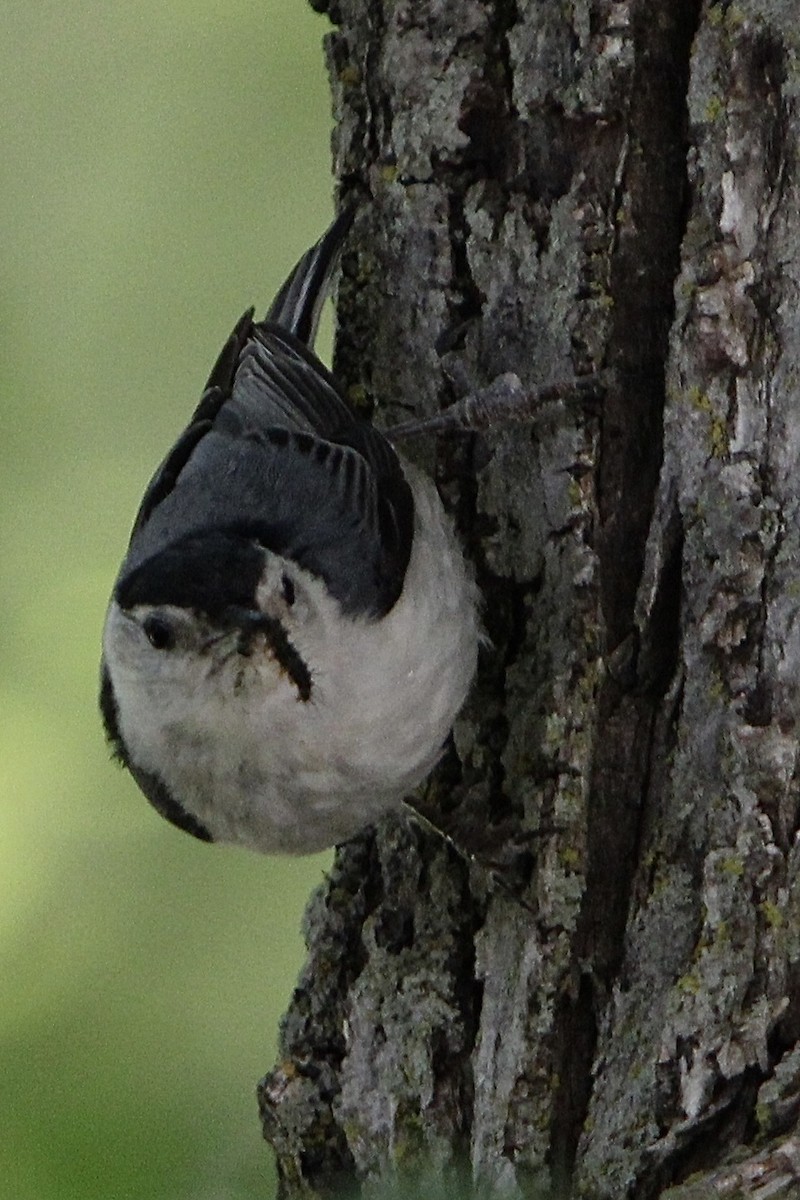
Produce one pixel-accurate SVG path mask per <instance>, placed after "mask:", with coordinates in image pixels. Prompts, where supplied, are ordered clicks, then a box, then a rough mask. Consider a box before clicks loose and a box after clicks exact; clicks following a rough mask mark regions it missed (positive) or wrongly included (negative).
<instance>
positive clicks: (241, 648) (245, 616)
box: [222, 605, 272, 658]
mask: <svg viewBox="0 0 800 1200" xmlns="http://www.w3.org/2000/svg"><path fill="white" fill-rule="evenodd" d="M222 619H223V624H224V625H225V627H226V628H227V629H229V630H230V631H231V632H235V633H237V634H238V638H237V642H236V650H237V652H238V653H239V654H242V655H244V657H245V658H249V657H250V655H251V654H252V653H253V641H254V639H255V637H256V634H258V633H268V631H269V630H268V626H269V625H270V624H271V621H272V618H270V617H267V616H265V615H264V613H262V612H259V611H258V609H256V608H242V607H239V606H233V605H231V607H230V608H227V609H226V610H225V612H224V613H223V617H222Z"/></svg>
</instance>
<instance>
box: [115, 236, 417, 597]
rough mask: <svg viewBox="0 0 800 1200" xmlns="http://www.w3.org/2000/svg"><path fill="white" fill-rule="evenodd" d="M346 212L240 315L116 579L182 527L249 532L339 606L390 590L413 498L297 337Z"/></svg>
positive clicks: (400, 575)
mask: <svg viewBox="0 0 800 1200" xmlns="http://www.w3.org/2000/svg"><path fill="white" fill-rule="evenodd" d="M352 217H353V214H352V212H346V213H344V214H343V215H342V216H341V217H339V218H338V219H337V221H336V222H334V224H333V225H332V226H331V228H330V229H329V230H328V232H327V233H326V234H325V235H324V236H323V238H321V239H320V241H319V242H318V243H317V244H316V245H315V246H314V247H312V249H311V250H309V251H308V253H307V254H306V255H304V257H303V258H302V259H301V260H300V262H299V263H298V264H297V266H296V267H295V269H294V271H293V272H292V273H291V275H290V276H289V278H288V279H287V281H286V283H285V284H284V285H283V287H282V288H281V290H280V292H279V293H278V296H277V297H276V299H275V301H274V302H273V304H272V306H271V307H270V310H269V313H268V314H267V318H266V319H265V320H264V321H262V322H254V321H253V313H252V310H251V311H250V312H247V313H245V314H244V316H243V317H242V318H241V320H240V321H239V322H238V324H237V325H236V327H235V329H234V330H233V333H232V334H231V336H230V338H229V339H228V341H227V343H226V345H225V346H224V348H223V350H222V353H221V354H220V356H219V359H218V360H217V363H216V365H215V367H214V369H213V370H212V372H211V376H210V377H209V381H208V384H207V386H206V390H205V392H204V394H203V397H202V399H201V401H200V404H199V405H198V407H197V409H196V411H195V413H194V415H193V417H192V420H191V421H190V423H189V425H188V427H187V429H186V430H185V431H184V433H183V434H182V435H181V437H180V438H179V439H178V441H177V442H176V444H175V446H174V447H173V449H172V450H171V452H170V454H169V455H168V456H167V458H166V459H165V461H164V463H163V464H162V466H161V467H160V468H159V470H158V472H157V473H156V475H155V476H154V478H153V480H152V482H151V483H150V485H149V487H148V489H147V491H146V493H145V496H144V499H143V501H142V505H141V508H140V510H139V514H138V516H137V519H136V523H135V525H134V530H133V534H132V536H131V544H130V548H129V552H128V558H127V559H126V562H125V564H124V567H123V573H122V576H121V580H122V579H124V576H125V575H127V574H128V573H129V572H131V571H133V570H135V569H136V568H137V567H139V566H141V565H142V563H144V562H145V561H146V560H148V559H150V558H151V557H152V556H154V555H156V554H159V553H160V552H161V551H164V550H166V549H168V548H169V546H170V545H171V544H172V543H173V542H175V541H177V540H179V539H180V538H181V537H184V536H185V535H187V534H191V533H193V532H201V531H204V530H209V529H215V530H220V531H225V532H227V533H231V534H234V535H238V534H240V535H241V536H242V537H243V538H250V539H255V540H257V541H258V542H260V543H261V544H262V545H264V546H265V547H266V548H267V549H269V550H272V551H273V552H275V553H277V554H282V555H284V556H285V557H287V558H290V559H293V560H294V561H296V562H297V563H299V564H300V565H301V566H303V567H305V568H306V569H307V570H309V571H311V572H312V573H314V574H316V575H319V576H320V577H321V578H323V579H324V580H325V582H326V584H327V586H328V588H329V590H330V591H331V592H332V594H333V595H334V596H336V597H337V599H338V600H339V601H340V603H341V604H342V607H343V609H344V610H345V611H348V612H351V613H368V614H374V615H380V614H382V613H385V612H387V611H388V610H389V609H390V608H391V607H392V605H393V604H394V602H395V601H396V599H397V597H398V596H399V594H400V591H401V590H402V586H403V580H404V577H405V571H406V567H407V565H408V558H409V555H410V551H411V541H412V537H413V501H412V498H411V492H410V489H409V487H408V484H407V482H406V480H405V477H404V475H403V472H402V468H401V467H400V464H399V462H398V459H397V456H396V454H395V452H394V450H393V448H392V447H391V446H390V444H389V443H388V441H387V440H386V439H385V438H384V437H383V436H382V435H381V434H380V433H378V432H377V431H376V430H374V429H373V428H372V427H371V426H369V425H368V424H367V423H366V422H364V421H361V420H359V419H358V418H356V417H355V416H354V415H353V413H352V412H351V410H350V408H349V407H348V405H347V403H346V402H345V400H344V399H343V397H342V395H341V392H340V390H339V387H338V385H337V383H336V381H335V379H334V378H333V376H332V375H331V374H330V372H329V371H327V370H326V368H325V367H324V366H323V365H322V363H321V362H320V361H319V360H318V359H317V358H316V356H315V355H314V354H313V353H312V351H311V350H310V349H309V347H308V346H307V345H306V343H305V341H304V337H308V338H310V337H313V334H314V331H315V328H316V318H317V314H318V311H319V307H320V304H321V300H322V298H323V296H324V289H325V287H326V286H327V282H328V279H329V277H330V274H331V270H332V267H333V264H334V263H335V260H336V257H337V255H338V251H339V248H340V245H341V241H342V239H343V237H344V235H345V234H346V232H347V229H348V228H349V226H350V224H351V222H352Z"/></svg>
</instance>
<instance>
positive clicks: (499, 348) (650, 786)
mask: <svg viewBox="0 0 800 1200" xmlns="http://www.w3.org/2000/svg"><path fill="white" fill-rule="evenodd" d="M316 6H317V7H326V6H324V5H323V4H321V3H318V4H317V5H316ZM327 9H328V11H329V15H330V17H331V19H332V20H333V21H334V22H335V23H336V29H335V31H334V32H333V33H332V34H331V35H330V36H329V38H328V42H327V45H328V58H329V66H330V73H331V79H332V83H333V91H334V106H335V112H336V117H337V133H336V138H335V147H334V150H335V161H336V171H337V176H338V178H339V180H340V182H341V186H342V188H343V190H344V192H345V193H346V194H348V195H349V196H354V197H359V198H360V199H361V200H362V201H363V206H362V210H361V213H360V215H359V218H358V220H357V223H356V227H355V232H354V235H353V237H352V239H351V242H350V249H349V250H348V252H347V254H346V255H345V259H344V262H343V279H342V285H341V288H340V301H341V303H340V319H341V330H340V336H339V344H338V351H337V370H338V371H339V373H340V375H341V376H342V378H343V379H345V380H346V381H347V384H348V385H349V388H350V395H351V397H352V399H353V402H354V403H355V404H358V405H362V406H367V405H374V407H375V410H376V412H375V416H376V420H378V421H379V422H381V423H393V422H395V421H398V420H402V419H404V418H405V417H407V416H409V415H427V414H432V413H434V412H436V411H438V410H439V409H440V408H442V407H443V406H445V405H446V404H448V403H450V402H451V401H453V400H454V399H457V398H458V397H459V396H460V395H463V394H466V393H467V392H470V391H477V390H479V389H480V388H484V387H486V386H487V385H489V384H490V383H491V382H492V380H493V379H495V377H496V376H498V375H501V374H503V373H505V372H509V371H513V372H516V373H517V374H518V375H519V377H520V379H521V380H522V382H523V384H524V385H525V386H527V387H530V388H535V387H538V386H541V385H546V384H549V383H561V382H563V381H564V380H567V379H571V378H574V377H575V376H587V375H590V374H591V373H592V372H594V371H598V370H604V371H607V372H609V373H610V378H611V383H610V385H609V386H608V388H607V389H606V392H605V395H604V399H603V403H602V406H601V407H600V408H594V409H593V408H592V407H591V406H589V405H574V406H569V405H565V406H564V407H563V411H561V412H560V413H559V414H558V416H557V418H556V419H548V420H547V421H542V422H537V423H533V424H532V425H531V426H529V427H526V426H520V425H513V426H508V427H506V428H498V429H496V430H493V431H491V432H489V433H484V434H480V435H474V434H473V435H469V436H460V437H454V438H451V439H440V440H439V441H438V442H436V443H433V442H431V443H429V444H426V445H423V446H422V447H421V448H420V450H419V456H420V460H421V461H422V462H423V464H424V465H425V466H426V467H427V468H428V469H429V470H430V471H431V472H433V473H434V475H435V478H436V480H437V483H438V484H439V486H440V490H441V492H442V494H443V497H444V498H445V500H446V503H447V504H448V506H449V507H450V510H451V511H452V513H453V515H454V519H455V521H456V523H457V527H458V529H459V532H460V534H461V536H462V538H463V541H464V544H465V546H466V547H467V550H468V553H469V554H470V556H471V558H472V559H473V561H474V563H475V569H476V572H477V576H478V579H479V582H480V584H481V588H482V591H483V594H484V596H485V625H486V629H487V633H488V635H489V638H490V645H489V647H488V648H487V650H486V652H485V654H484V655H483V659H482V663H481V668H480V674H479V679H478V681H477V684H476V687H475V689H474V691H473V695H472V697H471V698H470V701H469V702H468V705H467V707H466V709H465V711H464V713H463V714H462V717H461V718H460V720H459V722H458V725H457V728H456V730H455V734H454V739H453V746H452V747H451V750H450V752H449V753H448V755H447V757H446V759H445V761H444V762H443V763H442V766H441V768H440V770H439V771H438V772H437V773H436V775H435V777H434V778H433V779H432V780H431V782H430V784H429V785H428V787H427V788H426V790H425V794H424V795H422V796H420V797H419V798H418V800H417V802H416V803H417V805H418V807H419V809H420V811H421V812H423V813H424V814H426V816H427V817H428V818H429V819H430V820H431V821H432V822H433V823H434V824H435V825H436V826H437V827H438V828H440V829H443V830H445V831H446V832H447V833H448V834H449V835H450V837H451V838H452V842H448V841H446V840H445V839H444V838H443V837H442V836H440V835H439V834H438V833H436V832H435V831H433V830H431V829H430V827H429V826H427V825H426V824H424V823H420V822H419V821H418V820H417V819H415V818H414V817H413V816H411V815H408V814H400V815H397V816H395V817H392V818H390V819H388V820H387V821H386V822H384V823H383V824H382V825H381V826H380V827H379V828H378V829H377V830H373V831H366V832H365V833H364V835H363V837H361V838H358V839H356V840H355V841H354V842H352V843H349V844H348V845H346V846H344V847H342V848H341V849H340V850H339V851H338V853H337V857H336V863H335V866H334V869H333V871H332V874H331V877H330V879H329V880H328V882H327V883H326V885H325V887H324V888H323V889H322V890H321V891H320V892H319V893H318V895H317V896H316V897H315V898H314V900H313V901H312V904H311V907H310V909H309V913H308V918H307V940H308V947H309V958H308V962H307V965H306V968H305V970H304V972H303V976H302V978H301V980H300V983H299V985H298V989H297V991H296V993H295V996H294V998H293V1000H292V1004H291V1007H290V1010H289V1012H288V1013H287V1015H286V1018H285V1021H284V1025H283V1031H282V1057H281V1062H280V1063H279V1064H278V1066H277V1067H276V1068H275V1070H274V1071H273V1072H272V1073H271V1074H270V1075H269V1076H268V1077H267V1078H266V1079H265V1080H264V1082H263V1083H262V1085H261V1089H260V1102H261V1112H262V1117H263V1120H264V1128H265V1134H266V1136H267V1138H268V1140H269V1141H270V1142H271V1143H272V1144H273V1146H274V1147H275V1150H276V1153H277V1156H278V1163H279V1169H280V1172H281V1179H282V1188H283V1194H284V1196H286V1197H290V1196H298V1195H305V1196H308V1195H319V1196H328V1195H333V1194H335V1193H336V1192H337V1189H341V1188H343V1187H348V1186H353V1184H354V1182H355V1181H360V1182H361V1183H362V1184H363V1186H364V1187H365V1189H366V1191H367V1192H369V1190H370V1188H371V1187H373V1185H375V1184H376V1183H377V1181H380V1180H381V1179H385V1178H386V1177H391V1176H392V1175H393V1174H396V1173H397V1172H400V1173H401V1175H403V1174H404V1173H406V1172H408V1173H411V1174H413V1175H414V1177H415V1178H416V1179H417V1180H419V1179H424V1180H426V1181H427V1183H426V1186H427V1185H430V1183H431V1181H432V1180H438V1181H439V1182H440V1183H441V1184H442V1186H445V1187H450V1188H452V1189H456V1188H458V1189H461V1191H460V1192H458V1193H457V1194H467V1191H466V1182H465V1181H468V1180H474V1182H475V1186H476V1187H477V1188H481V1187H485V1188H488V1189H490V1190H498V1189H499V1190H501V1191H502V1192H503V1194H507V1195H511V1196H514V1195H517V1196H531V1195H534V1194H539V1191H538V1189H540V1188H543V1189H547V1193H548V1194H550V1191H551V1190H552V1192H553V1194H567V1193H568V1192H569V1193H570V1194H573V1195H575V1196H584V1197H591V1198H592V1200H594V1198H597V1200H601V1198H602V1200H605V1198H606V1197H608V1198H611V1197H613V1198H614V1200H620V1198H623V1197H636V1198H637V1200H638V1198H641V1200H649V1198H651V1197H657V1196H660V1195H666V1194H669V1195H670V1196H671V1197H673V1196H674V1197H675V1200H678V1197H680V1198H681V1200H683V1198H684V1197H686V1198H687V1200H688V1198H689V1197H694V1196H695V1195H697V1196H699V1195H709V1196H713V1195H717V1194H719V1195H743V1196H744V1195H764V1196H765V1195H767V1194H769V1195H773V1194H774V1195H786V1196H790V1195H793V1194H800V1193H797V1192H793V1191H792V1190H791V1189H792V1188H797V1187H798V1173H797V1170H796V1163H797V1162H798V1161H800V1156H798V1153H797V1147H796V1144H795V1143H796V1136H795V1135H793V1133H792V1131H793V1130H794V1129H795V1125H796V1120H797V1113H798V1110H800V1067H798V1054H800V1049H798V1038H799V1037H800V993H799V992H798V987H797V983H798V970H799V966H800V912H799V911H798V907H799V906H800V880H798V866H799V865H800V850H798V843H797V837H796V834H797V829H798V824H799V823H800V813H799V812H798V788H797V779H796V776H797V770H798V767H797V759H798V735H797V727H796V723H797V714H798V679H800V623H798V620H797V616H798V609H799V608H800V587H798V583H797V572H798V563H799V562H800V545H798V542H799V540H800V521H799V520H798V517H799V514H798V500H797V496H798V492H799V491H800V489H799V488H798V485H797V480H798V478H800V470H799V468H800V463H798V458H799V457H800V417H798V415H797V412H798V410H797V405H796V402H795V397H794V385H795V383H796V381H797V378H798V366H799V365H800V295H799V294H798V293H799V292H800V196H799V195H798V179H797V163H796V158H797V155H796V146H797V144H798V134H799V133H800V117H799V116H798V111H797V94H798V80H799V79H800V74H799V73H798V71H799V68H798V49H799V42H800V21H798V14H797V12H796V11H795V5H794V4H791V3H789V2H788V0H785V2H783V3H781V2H780V0H771V2H770V0H742V2H740V3H738V4H728V3H718V4H714V5H708V4H701V3H699V2H698V0H621V2H616V3H611V2H608V0H606V2H601V0H594V2H591V0H574V2H573V3H572V4H570V5H554V4H552V3H548V2H545V0H516V2H513V0H497V2H496V3H494V4H490V3H487V2H486V0H416V2H415V3H411V0H339V2H337V3H333V2H332V3H330V5H328V6H327ZM415 449H416V443H415ZM765 1164H766V1165H765ZM768 1171H772V1172H773V1174H772V1176H769V1175H768ZM698 1172H701V1173H702V1174H701V1175H700V1177H699V1179H698V1176H697V1173H698ZM765 1179H766V1180H767V1183H768V1184H769V1185H770V1186H772V1185H773V1184H774V1188H773V1191H769V1192H767V1191H766V1190H764V1188H765V1186H766V1185H765V1183H764V1180H765ZM775 1181H777V1182H775ZM703 1187H705V1188H706V1189H707V1190H706V1191H705V1192H703V1191H699V1190H697V1189H698V1188H703ZM759 1187H760V1188H761V1189H762V1190H761V1191H759V1190H758V1188H759ZM692 1188H694V1189H695V1190H691V1189H692ZM726 1188H727V1190H725V1189H726ZM781 1188H782V1189H783V1190H780V1189H781ZM665 1189H672V1190H669V1191H668V1192H667V1191H665ZM736 1189H738V1191H737V1190H736ZM748 1189H749V1190H748ZM787 1189H789V1190H787ZM451 1194H452V1192H451Z"/></svg>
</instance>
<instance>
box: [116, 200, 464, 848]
mask: <svg viewBox="0 0 800 1200" xmlns="http://www.w3.org/2000/svg"><path fill="white" fill-rule="evenodd" d="M354 215H355V214H354V209H353V208H352V207H351V208H349V209H345V210H343V212H342V213H341V214H340V215H339V216H338V217H337V218H336V219H335V220H334V222H333V224H332V225H331V226H330V228H329V229H328V231H327V232H326V233H325V234H324V235H323V236H322V237H321V238H320V239H319V241H318V242H317V243H316V244H315V245H314V246H312V247H311V249H310V250H309V251H308V252H307V253H306V254H305V255H303V257H302V258H301V259H300V261H299V262H298V263H297V265H296V266H295V268H294V270H293V271H292V272H291V273H290V275H289V277H288V278H287V280H286V282H285V283H284V285H283V287H282V288H281V289H280V291H279V292H278V294H277V296H276V297H275V300H274V301H273V303H272V305H271V306H270V308H269V310H268V311H267V314H266V316H265V318H264V319H263V320H261V321H257V320H255V319H254V312H255V310H254V309H252V308H251V309H248V311H247V312H245V313H244V315H243V316H242V317H241V319H240V320H239V321H238V323H237V324H236V326H235V328H234V330H233V332H232V333H231V335H230V337H229V338H228V340H227V342H226V343H225V345H224V347H223V349H222V351H221V353H220V355H219V358H218V359H217V362H216V365H215V366H214V368H213V369H212V371H211V374H210V376H209V379H208V383H207V384H206V387H205V389H204V391H203V393H202V397H201V399H200V402H199V404H198V405H197V407H196V409H195V411H194V413H193V415H192V417H191V419H190V421H189V423H188V425H187V426H186V429H185V430H184V431H183V433H182V434H181V435H180V437H178V439H177V441H176V442H175V444H174V445H173V447H172V449H171V450H170V451H169V453H168V454H167V456H166V458H165V459H164V461H163V462H162V464H161V465H160V467H159V468H158V470H157V471H156V473H155V475H154V476H153V478H152V480H151V481H150V483H149V485H148V486H147V488H146V490H145V493H144V497H143V499H142V502H141V505H140V507H139V510H138V513H137V516H136V519H135V521H134V525H133V529H132V533H131V536H130V541H129V544H128V547H127V551H126V553H125V557H124V559H123V562H122V565H121V568H120V570H119V573H118V575H117V577H116V581H115V583H114V585H113V590H112V595H111V599H110V602H109V606H108V610H107V615H106V619H105V624H104V629H103V639H102V657H101V667H100V677H101V682H100V709H101V714H102V719H103V723H104V726H105V732H106V737H107V740H108V742H109V743H110V746H111V749H112V752H113V755H114V756H115V757H116V758H117V759H118V760H119V762H120V763H121V764H122V765H123V766H124V767H126V768H127V770H128V771H129V772H130V775H131V776H132V777H133V779H134V780H135V782H136V783H137V784H138V786H139V788H140V789H141V791H142V792H143V793H144V795H145V796H146V797H147V799H148V800H149V801H150V803H151V804H152V805H153V807H154V808H155V809H156V810H157V811H158V812H159V813H160V814H161V815H162V816H163V817H165V818H166V819H167V820H168V821H170V822H171V823H172V824H173V825H175V826H177V827H178V828H180V829H182V830H184V831H186V832H187V833H190V834H192V835H194V837H196V838H199V839H200V840H201V841H206V842H215V843H216V842H220V843H233V844H237V845H241V846H245V847H249V848H251V849H254V850H257V851H261V852H264V853H267V854H309V853H314V852H317V851H320V850H323V849H326V848H329V847H332V846H335V845H338V844H340V843H342V842H344V841H347V840H349V839H350V838H352V837H354V836H355V835H356V834H357V833H358V832H359V831H361V830H362V829H363V828H365V827H367V826H369V825H373V824H374V823H375V822H376V821H378V820H379V819H380V817H381V816H382V815H383V814H384V813H386V812H387V811H388V810H390V809H393V808H397V807H399V806H401V805H402V804H403V802H404V800H405V799H406V798H407V797H408V795H409V793H411V792H412V791H413V789H414V788H415V787H417V786H418V785H419V784H420V783H421V782H422V781H423V780H424V779H425V777H426V776H427V775H428V773H429V772H430V771H431V769H432V768H433V767H434V765H435V764H436V762H437V761H438V760H439V758H440V756H441V754H442V752H443V747H444V745H445V742H446V739H447V738H448V735H449V734H450V731H451V728H452V726H453V723H454V721H455V718H456V716H457V715H458V713H459V711H460V709H461V707H462V705H463V703H464V700H465V698H466V696H467V693H468V691H469V688H470V685H471V682H472V679H473V676H474V673H475V670H476V662H477V653H478V644H479V641H480V637H481V634H480V618H479V603H478V591H477V586H476V583H475V580H474V574H473V572H472V571H471V570H470V568H469V567H468V565H467V563H466V561H465V557H464V554H463V552H462V550H461V548H460V546H459V543H458V541H457V538H456V535H455V532H454V530H453V527H452V524H451V521H450V519H449V517H448V516H447V515H446V513H445V511H444V508H443V506H442V502H441V500H440V497H439V495H438V492H437V490H436V487H435V486H434V484H433V482H432V481H431V480H430V479H429V478H428V477H427V476H426V475H425V473H424V472H423V471H421V470H420V469H418V468H417V467H416V466H414V465H412V464H411V463H410V462H407V461H404V460H403V459H401V457H400V456H399V454H398V453H397V451H396V450H395V448H394V446H393V445H392V443H391V441H390V440H389V438H388V437H387V436H385V435H384V434H383V433H381V432H380V431H379V430H378V429H376V428H375V427H374V426H372V425H371V424H370V423H369V422H367V421H366V420H365V419H363V418H362V417H361V416H359V415H357V414H356V413H355V412H354V411H353V410H352V409H351V407H350V406H349V405H348V403H347V401H346V399H345V397H344V394H343V390H342V387H341V386H340V384H339V383H338V382H337V380H336V379H335V378H334V376H333V374H332V373H331V372H330V371H329V370H328V369H327V368H326V367H325V366H324V365H323V363H322V362H321V361H320V360H319V359H318V358H317V356H316V355H315V353H314V351H313V344H314V338H315V334H316V328H317V322H318V317H319V311H320V308H321V305H322V302H323V300H324V299H325V296H326V295H327V292H328V289H329V285H330V280H331V276H332V274H333V271H334V268H335V266H336V263H337V261H338V259H339V256H340V251H341V248H342V244H343V242H344V240H345V238H346V236H347V235H348V232H349V230H350V228H351V226H352V224H353V220H354Z"/></svg>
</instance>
